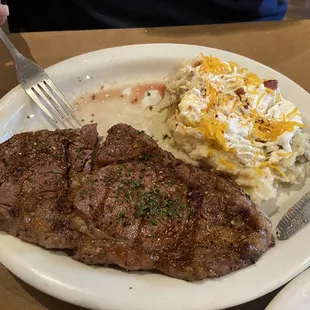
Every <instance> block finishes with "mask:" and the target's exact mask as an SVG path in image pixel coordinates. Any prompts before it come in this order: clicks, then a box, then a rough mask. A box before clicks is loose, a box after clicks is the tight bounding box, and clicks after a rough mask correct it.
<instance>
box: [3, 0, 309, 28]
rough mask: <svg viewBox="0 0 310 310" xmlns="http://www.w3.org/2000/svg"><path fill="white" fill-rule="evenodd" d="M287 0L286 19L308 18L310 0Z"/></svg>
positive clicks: (5, 26) (6, 26)
mask: <svg viewBox="0 0 310 310" xmlns="http://www.w3.org/2000/svg"><path fill="white" fill-rule="evenodd" d="M249 1H251V0H249ZM287 1H288V12H287V14H286V16H285V19H286V20H293V19H295V20H296V19H308V18H309V19H310V0H287ZM0 2H1V1H0ZM3 29H4V31H5V32H6V33H8V32H9V29H8V25H7V23H6V24H5V25H4V27H3Z"/></svg>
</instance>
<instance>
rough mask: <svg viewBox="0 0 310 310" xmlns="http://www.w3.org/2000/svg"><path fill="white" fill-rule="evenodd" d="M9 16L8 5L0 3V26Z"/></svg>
mask: <svg viewBox="0 0 310 310" xmlns="http://www.w3.org/2000/svg"><path fill="white" fill-rule="evenodd" d="M8 16H9V7H8V6H7V5H2V4H0V27H1V26H2V25H3V24H4V23H5V21H6V19H7V18H8Z"/></svg>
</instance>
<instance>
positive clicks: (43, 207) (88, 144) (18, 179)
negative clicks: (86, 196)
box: [0, 125, 98, 249]
mask: <svg viewBox="0 0 310 310" xmlns="http://www.w3.org/2000/svg"><path fill="white" fill-rule="evenodd" d="M97 138H98V134H97V129H96V125H88V126H84V127H82V128H81V129H77V130H57V131H55V132H52V131H47V130H42V131H37V132H28V133H22V134H18V135H15V136H13V137H12V138H11V139H9V140H8V141H6V142H4V143H2V144H1V145H0V230H4V231H6V232H8V233H10V234H11V235H13V236H17V237H19V238H20V239H22V240H25V241H28V242H33V243H36V244H39V245H41V246H43V247H46V248H55V249H66V248H68V249H70V248H75V245H74V243H73V241H72V240H73V239H74V238H75V237H76V233H75V232H74V230H70V229H68V227H67V226H68V225H70V217H71V216H72V213H73V208H72V204H71V203H70V202H69V197H68V188H69V186H71V185H70V184H71V181H72V182H75V183H76V182H78V183H79V182H81V180H80V179H79V174H81V173H83V175H86V174H87V173H89V172H90V168H91V166H90V161H91V155H92V153H93V150H94V147H95V146H96V144H97ZM71 178H72V180H71Z"/></svg>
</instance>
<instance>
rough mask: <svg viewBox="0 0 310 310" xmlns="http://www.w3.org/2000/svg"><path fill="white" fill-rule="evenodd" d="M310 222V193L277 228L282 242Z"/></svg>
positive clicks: (291, 210)
mask: <svg viewBox="0 0 310 310" xmlns="http://www.w3.org/2000/svg"><path fill="white" fill-rule="evenodd" d="M309 222H310V192H309V193H307V194H305V195H304V196H303V197H302V198H300V199H299V200H298V201H297V202H296V203H295V204H294V205H293V206H292V207H291V208H290V209H289V210H288V211H287V212H286V214H285V215H284V216H283V217H282V219H281V220H280V222H279V223H278V225H277V228H276V235H277V237H278V239H280V240H287V239H289V238H290V237H292V236H293V235H295V234H296V233H297V232H298V231H299V230H301V229H302V228H304V227H305V226H306V225H307V224H308V223H309Z"/></svg>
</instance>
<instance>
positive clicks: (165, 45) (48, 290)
mask: <svg viewBox="0 0 310 310" xmlns="http://www.w3.org/2000/svg"><path fill="white" fill-rule="evenodd" d="M154 46H157V47H163V48H169V47H173V48H177V47H179V48H180V47H181V46H182V47H184V48H186V47H190V48H193V49H197V50H198V49H200V50H201V49H208V50H210V51H214V52H218V51H220V52H224V53H225V54H226V55H227V56H229V55H234V56H237V57H241V58H243V59H245V60H246V61H249V62H252V63H255V64H256V65H260V66H262V67H263V68H264V69H267V70H268V71H269V72H271V73H274V74H276V75H277V76H281V77H282V78H283V79H286V80H288V81H289V82H290V83H293V84H292V85H294V87H295V88H296V89H298V91H299V92H303V93H304V95H307V96H309V97H310V94H309V93H308V92H307V91H306V90H305V89H303V88H302V87H301V86H300V85H298V84H297V83H296V82H295V81H293V80H292V79H291V78H289V77H287V76H285V75H284V74H282V73H281V72H278V71H276V70H275V69H273V68H271V67H268V66H266V65H264V64H262V63H260V62H258V61H256V60H253V59H251V58H248V57H246V56H243V55H240V54H237V53H233V52H230V51H225V50H222V49H217V48H212V47H207V46H200V45H191V44H175V43H151V44H132V45H125V46H118V47H111V48H107V49H101V50H96V51H92V52H88V53H85V54H81V55H77V56H74V57H72V58H68V59H66V60H63V61H61V62H59V63H57V64H54V65H52V66H50V67H48V68H46V70H47V73H49V74H50V73H52V72H53V71H55V70H56V71H57V68H58V67H61V66H66V65H68V64H70V62H72V63H74V62H75V61H76V60H80V59H82V58H85V57H86V58H89V57H92V56H93V55H96V54H98V55H99V54H100V53H102V52H105V51H108V52H113V51H114V50H122V49H124V50H126V49H131V48H133V49H135V48H140V47H143V48H152V47H154ZM20 89H21V86H20V85H17V86H16V87H14V88H13V89H12V90H11V91H10V92H8V93H7V94H6V95H5V96H4V97H2V98H1V101H6V100H8V98H10V97H11V96H12V93H16V92H18V91H19V90H20ZM0 237H1V235H0ZM12 238H14V237H12ZM0 248H1V244H0ZM0 258H1V253H0ZM1 261H2V259H1ZM2 263H3V262H2ZM3 265H5V266H6V267H7V269H9V270H10V271H11V272H13V273H14V274H15V275H17V276H18V277H19V278H21V279H22V280H23V281H25V282H26V283H28V284H30V285H32V286H34V287H36V288H37V289H39V290H40V291H43V292H44V293H47V294H48V295H50V296H53V297H55V298H58V299H61V300H64V301H67V302H70V303H72V304H76V305H78V306H81V303H80V301H79V302H74V301H73V300H72V299H70V298H66V296H62V297H60V296H59V295H58V294H54V293H53V291H52V287H45V286H43V287H42V286H41V285H40V284H38V285H34V284H33V282H31V281H30V278H29V277H27V273H26V274H25V275H21V274H20V272H17V271H16V270H15V268H14V266H11V265H10V263H9V262H7V263H6V264H5V263H3ZM309 265H310V253H309V257H308V259H307V260H306V261H304V262H303V264H301V266H302V268H300V267H299V268H297V267H296V268H295V269H293V270H294V271H292V272H291V273H290V275H289V276H287V277H286V278H284V279H283V280H282V282H281V281H280V282H281V283H279V281H278V283H277V284H276V285H275V284H274V285H273V286H270V285H269V287H268V288H267V287H266V288H265V289H264V290H261V291H260V293H259V294H252V295H250V296H248V297H243V299H242V300H240V301H238V302H237V303H229V304H228V306H229V307H231V306H234V305H237V304H242V303H245V302H248V301H250V300H253V299H255V298H258V297H261V296H263V295H265V294H267V293H269V292H271V291H273V290H274V289H276V288H278V287H280V286H281V285H283V284H285V283H286V282H287V281H288V280H289V279H288V278H290V279H292V278H294V277H295V276H296V275H297V274H299V273H300V272H301V270H302V269H305V268H307V267H308V266H309ZM241 271H242V270H241ZM39 282H40V281H39ZM82 306H84V307H89V306H87V305H82ZM225 306H227V305H225ZM93 309H95V308H93ZM96 309H97V308H96ZM98 309H99V308H98ZM197 309H198V308H197ZM199 309H200V308H199Z"/></svg>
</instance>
